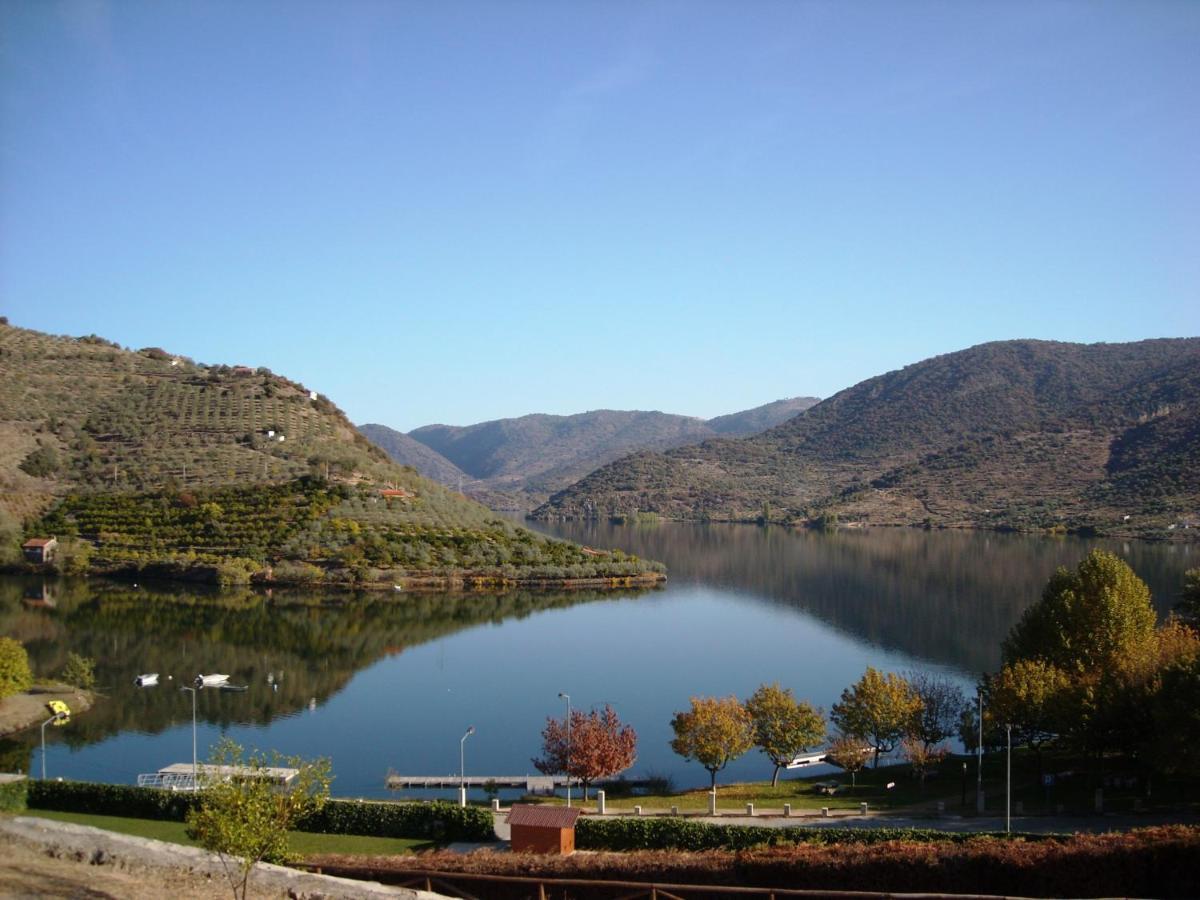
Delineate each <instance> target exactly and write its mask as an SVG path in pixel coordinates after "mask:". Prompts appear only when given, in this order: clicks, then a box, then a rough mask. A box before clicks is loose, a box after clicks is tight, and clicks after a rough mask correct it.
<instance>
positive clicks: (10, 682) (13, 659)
mask: <svg viewBox="0 0 1200 900" xmlns="http://www.w3.org/2000/svg"><path fill="white" fill-rule="evenodd" d="M32 686H33V672H32V670H31V669H30V668H29V654H28V653H26V652H25V647H24V646H22V644H21V642H20V641H18V640H16V639H15V638H10V637H0V699H3V698H5V697H10V696H12V695H13V694H19V693H21V692H22V691H27V690H29V688H30V687H32Z"/></svg>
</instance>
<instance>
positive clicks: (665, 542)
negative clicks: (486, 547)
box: [530, 522, 1200, 675]
mask: <svg viewBox="0 0 1200 900" xmlns="http://www.w3.org/2000/svg"><path fill="white" fill-rule="evenodd" d="M530 524H532V525H533V526H534V527H536V528H538V529H540V530H543V531H545V532H547V533H549V534H553V535H555V536H557V537H563V538H567V539H569V540H573V541H578V542H580V543H584V544H591V545H595V546H597V547H619V548H621V549H622V550H625V551H626V552H628V553H636V554H638V555H639V556H645V557H649V558H651V559H658V560H661V561H663V562H665V563H666V564H667V568H668V571H669V572H670V573H671V582H672V584H673V585H678V584H680V583H697V584H707V585H721V586H724V587H728V588H733V589H737V590H739V591H743V592H745V591H749V592H752V593H753V594H754V595H755V596H757V597H759V598H761V599H763V600H765V601H768V602H770V603H772V604H775V605H777V606H782V607H786V608H789V609H794V610H796V611H798V612H803V613H808V614H810V615H813V616H816V617H818V618H819V619H821V620H822V621H824V622H826V623H828V624H830V625H832V626H834V627H835V628H837V629H839V630H841V631H844V632H846V633H847V634H848V635H850V636H852V637H854V638H856V639H858V640H861V641H868V642H870V643H871V644H874V645H876V646H879V647H882V648H884V649H887V650H895V651H899V652H902V653H905V654H908V655H910V656H915V657H918V658H919V659H923V660H927V661H929V662H931V663H934V664H935V665H939V666H949V667H951V668H954V669H957V670H959V671H961V672H963V673H964V674H968V675H970V674H973V673H978V672H982V671H985V670H991V669H994V668H996V667H997V666H998V665H999V662H1000V641H1001V639H1002V638H1003V637H1004V636H1005V635H1006V634H1007V633H1008V631H1009V629H1010V628H1011V627H1012V626H1013V624H1015V623H1016V621H1017V620H1018V619H1019V618H1020V616H1021V613H1022V612H1023V611H1024V610H1025V608H1026V607H1027V606H1028V605H1029V604H1030V603H1032V602H1033V601H1034V600H1035V599H1037V597H1038V596H1040V594H1041V591H1042V588H1043V587H1044V586H1045V584H1046V580H1047V579H1048V578H1049V577H1050V575H1051V574H1052V573H1053V572H1054V570H1055V569H1056V568H1058V567H1059V566H1067V567H1072V568H1073V567H1074V566H1075V565H1077V564H1078V562H1079V560H1080V559H1082V558H1083V557H1084V556H1085V555H1086V554H1087V553H1088V552H1089V551H1090V550H1091V549H1092V548H1094V547H1100V548H1102V549H1105V550H1110V551H1112V552H1114V553H1117V554H1119V555H1121V556H1122V557H1124V558H1125V559H1126V560H1127V561H1128V562H1129V564H1130V565H1131V566H1132V567H1133V568H1134V571H1136V572H1137V573H1138V575H1139V576H1140V577H1141V578H1142V579H1143V580H1145V581H1146V582H1147V583H1148V584H1149V585H1150V589H1151V592H1152V594H1153V596H1154V600H1155V604H1156V606H1157V608H1158V610H1159V614H1160V615H1162V616H1165V615H1166V614H1167V613H1168V612H1169V611H1170V609H1171V607H1172V606H1173V605H1174V603H1175V602H1176V600H1177V594H1178V592H1179V590H1180V589H1181V587H1182V584H1183V572H1184V570H1185V569H1186V568H1189V567H1191V566H1195V565H1198V564H1200V556H1198V554H1197V553H1196V548H1195V547H1194V546H1193V545H1191V544H1178V545H1171V544H1149V543H1138V542H1129V543H1126V542H1120V541H1101V540H1083V539H1078V538H1072V537H1065V538H1046V537H1040V536H1032V535H1018V534H998V533H991V532H978V531H935V532H926V531H923V530H917V529H900V528H889V529H882V528H881V529H872V530H869V531H867V530H843V531H838V532H830V533H825V532H814V531H797V530H792V529H785V528H779V527H771V528H755V527H752V526H746V525H711V524H695V525H689V524H680V523H668V522H664V523H659V524H644V525H613V524H610V523H607V522H565V523H530Z"/></svg>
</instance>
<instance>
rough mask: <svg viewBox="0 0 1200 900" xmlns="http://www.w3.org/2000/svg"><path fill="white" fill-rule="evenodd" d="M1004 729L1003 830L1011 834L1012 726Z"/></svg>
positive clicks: (1006, 726)
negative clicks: (1006, 764)
mask: <svg viewBox="0 0 1200 900" xmlns="http://www.w3.org/2000/svg"><path fill="white" fill-rule="evenodd" d="M1004 730H1005V731H1006V732H1008V774H1007V776H1006V777H1005V797H1004V831H1005V833H1007V834H1012V726H1011V725H1005V726H1004Z"/></svg>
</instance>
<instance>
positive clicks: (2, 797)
mask: <svg viewBox="0 0 1200 900" xmlns="http://www.w3.org/2000/svg"><path fill="white" fill-rule="evenodd" d="M28 786H29V782H28V781H26V780H25V779H24V778H22V779H21V780H20V781H10V782H7V783H6V784H0V812H21V811H22V810H23V809H25V794H26V791H27V790H28Z"/></svg>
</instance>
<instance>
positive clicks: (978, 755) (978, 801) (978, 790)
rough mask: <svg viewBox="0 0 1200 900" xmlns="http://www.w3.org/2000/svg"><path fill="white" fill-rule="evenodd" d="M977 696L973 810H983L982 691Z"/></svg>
mask: <svg viewBox="0 0 1200 900" xmlns="http://www.w3.org/2000/svg"><path fill="white" fill-rule="evenodd" d="M977 693H978V696H979V741H978V742H977V743H976V745H975V810H976V812H980V813H981V812H983V691H978V692H977Z"/></svg>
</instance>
